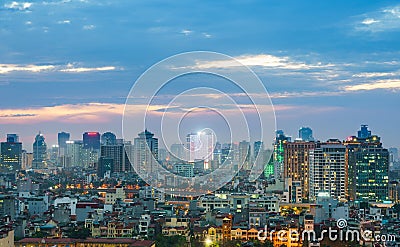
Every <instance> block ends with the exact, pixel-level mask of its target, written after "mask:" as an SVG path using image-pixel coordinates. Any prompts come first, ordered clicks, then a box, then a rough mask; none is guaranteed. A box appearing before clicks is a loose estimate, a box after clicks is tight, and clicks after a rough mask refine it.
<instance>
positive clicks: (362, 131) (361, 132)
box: [357, 124, 371, 138]
mask: <svg viewBox="0 0 400 247" xmlns="http://www.w3.org/2000/svg"><path fill="white" fill-rule="evenodd" d="M357 137H358V138H368V137H371V131H370V130H368V125H365V124H363V125H361V129H360V130H359V131H358V132H357Z"/></svg>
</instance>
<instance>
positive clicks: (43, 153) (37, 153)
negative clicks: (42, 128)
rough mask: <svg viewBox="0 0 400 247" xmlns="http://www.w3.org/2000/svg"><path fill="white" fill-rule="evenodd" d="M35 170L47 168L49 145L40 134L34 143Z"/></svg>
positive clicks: (33, 166)
mask: <svg viewBox="0 0 400 247" xmlns="http://www.w3.org/2000/svg"><path fill="white" fill-rule="evenodd" d="M32 168H33V169H43V168H47V144H46V142H45V138H44V136H43V135H42V134H41V133H40V132H39V134H37V135H36V137H35V142H34V143H33V161H32Z"/></svg>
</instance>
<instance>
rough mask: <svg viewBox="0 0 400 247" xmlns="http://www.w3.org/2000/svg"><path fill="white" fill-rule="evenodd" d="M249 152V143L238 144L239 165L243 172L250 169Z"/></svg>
mask: <svg viewBox="0 0 400 247" xmlns="http://www.w3.org/2000/svg"><path fill="white" fill-rule="evenodd" d="M250 151H251V150H250V142H247V141H241V142H239V165H241V166H242V168H243V169H245V170H249V169H250Z"/></svg>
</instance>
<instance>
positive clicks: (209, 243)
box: [204, 238, 213, 246]
mask: <svg viewBox="0 0 400 247" xmlns="http://www.w3.org/2000/svg"><path fill="white" fill-rule="evenodd" d="M204 243H205V244H206V246H210V245H211V244H212V243H213V242H212V240H211V239H209V238H207V239H206V241H204Z"/></svg>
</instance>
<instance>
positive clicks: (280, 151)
mask: <svg viewBox="0 0 400 247" xmlns="http://www.w3.org/2000/svg"><path fill="white" fill-rule="evenodd" d="M291 139H292V138H291V137H290V136H286V135H285V134H284V133H283V131H282V130H277V131H276V137H275V143H274V153H273V156H272V158H273V159H271V160H270V162H273V164H272V165H273V166H274V170H275V172H274V173H275V178H278V179H281V180H283V178H284V177H283V163H284V144H285V143H286V142H290V141H291ZM270 166H271V164H270Z"/></svg>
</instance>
